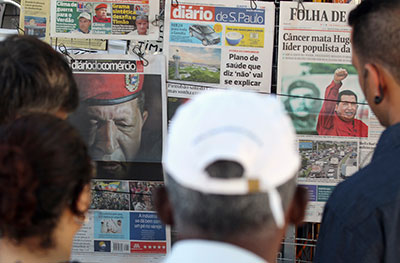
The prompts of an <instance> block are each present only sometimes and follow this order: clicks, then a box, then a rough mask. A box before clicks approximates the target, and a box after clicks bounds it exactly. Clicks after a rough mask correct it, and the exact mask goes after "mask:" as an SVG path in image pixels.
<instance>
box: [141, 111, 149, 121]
mask: <svg viewBox="0 0 400 263" xmlns="http://www.w3.org/2000/svg"><path fill="white" fill-rule="evenodd" d="M142 117H143V124H144V123H145V122H146V120H147V117H149V112H148V111H147V110H145V111H143V114H142Z"/></svg>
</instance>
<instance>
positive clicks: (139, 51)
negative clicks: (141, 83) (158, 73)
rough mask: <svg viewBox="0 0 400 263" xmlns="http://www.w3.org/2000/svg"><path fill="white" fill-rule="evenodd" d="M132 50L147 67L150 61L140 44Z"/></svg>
mask: <svg viewBox="0 0 400 263" xmlns="http://www.w3.org/2000/svg"><path fill="white" fill-rule="evenodd" d="M132 52H133V53H134V54H135V55H136V56H138V57H139V60H140V61H141V62H142V64H143V66H144V67H147V66H148V65H149V61H148V60H147V59H146V58H145V57H144V52H142V51H141V50H140V46H139V45H135V46H133V48H132Z"/></svg>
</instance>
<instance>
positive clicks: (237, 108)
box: [163, 90, 300, 227]
mask: <svg viewBox="0 0 400 263" xmlns="http://www.w3.org/2000/svg"><path fill="white" fill-rule="evenodd" d="M218 160H226V161H234V162H237V163H239V164H241V165H242V166H243V168H244V174H243V177H242V178H213V177H210V176H209V174H208V173H207V172H206V170H205V169H206V168H207V166H208V165H210V164H212V163H214V162H215V161H218ZM163 165H164V168H165V171H166V172H167V173H168V174H169V175H170V176H171V177H172V178H173V179H174V180H175V181H176V182H177V183H179V184H180V185H182V186H184V187H187V188H190V189H193V190H196V191H199V192H202V193H206V194H219V195H244V194H249V193H257V192H259V193H260V192H261V193H268V194H269V200H270V206H271V210H272V213H273V215H274V218H275V222H276V224H277V226H278V227H283V224H284V213H283V208H282V202H281V198H280V195H279V193H278V191H277V189H276V188H277V187H278V186H280V185H282V184H283V183H285V182H287V181H288V180H289V179H290V178H293V177H294V176H295V175H296V172H297V171H298V169H299V166H300V156H299V153H298V151H297V148H296V136H295V132H294V128H293V126H292V124H291V121H290V119H289V117H288V116H287V115H286V113H285V112H284V109H283V106H282V105H281V103H280V102H279V101H278V100H277V99H276V98H275V97H272V96H269V95H261V94H257V93H253V92H243V91H233V90H223V91H222V90H220V91H208V92H204V93H202V94H201V95H197V96H195V97H194V98H193V99H192V100H190V101H188V102H187V103H185V104H184V105H182V106H181V107H179V108H178V110H177V112H176V114H175V116H174V118H173V119H172V121H171V124H170V127H169V135H168V137H167V142H166V147H164V152H163ZM166 183H167V184H168V182H166Z"/></svg>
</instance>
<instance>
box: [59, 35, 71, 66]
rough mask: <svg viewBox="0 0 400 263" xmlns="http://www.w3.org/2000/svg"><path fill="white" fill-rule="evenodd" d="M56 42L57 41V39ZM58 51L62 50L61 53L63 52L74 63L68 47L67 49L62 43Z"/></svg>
mask: <svg viewBox="0 0 400 263" xmlns="http://www.w3.org/2000/svg"><path fill="white" fill-rule="evenodd" d="M56 41H57V39H56ZM56 45H57V43H56ZM58 50H60V52H61V53H62V54H63V55H64V56H67V57H69V59H70V60H71V62H73V61H74V58H73V57H71V55H70V54H69V52H68V49H67V47H66V46H65V45H64V44H63V43H61V44H59V45H58Z"/></svg>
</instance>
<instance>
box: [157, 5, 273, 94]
mask: <svg viewBox="0 0 400 263" xmlns="http://www.w3.org/2000/svg"><path fill="white" fill-rule="evenodd" d="M165 8H166V9H165V24H164V27H165V36H167V37H166V38H165V39H164V49H163V52H164V54H165V55H166V57H167V60H168V65H167V67H168V71H167V72H168V77H167V80H168V96H173V97H180V98H186V97H190V96H192V95H194V94H197V93H198V92H201V91H202V90H205V89H207V88H237V89H243V90H254V91H258V92H266V93H269V92H270V90H271V89H270V86H271V69H272V53H273V34H274V15H275V6H274V4H273V3H265V2H257V8H256V9H254V10H253V9H252V8H251V7H250V2H245V1H239V0H235V1H221V0H217V1H211V2H210V1H205V0H203V1H199V0H186V1H184V2H182V1H179V4H178V5H176V4H171V0H169V1H166V7H165Z"/></svg>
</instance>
